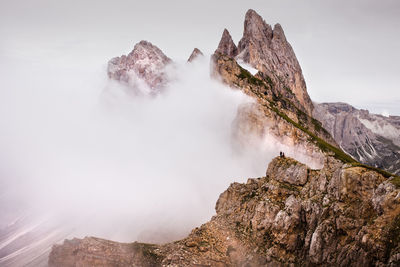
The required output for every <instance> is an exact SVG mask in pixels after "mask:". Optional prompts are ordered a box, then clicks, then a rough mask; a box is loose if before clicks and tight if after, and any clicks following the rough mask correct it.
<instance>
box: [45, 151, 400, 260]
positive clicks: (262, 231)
mask: <svg viewBox="0 0 400 267" xmlns="http://www.w3.org/2000/svg"><path fill="white" fill-rule="evenodd" d="M396 184H397V186H396ZM399 185H400V181H399V178H398V177H396V178H393V177H392V178H390V179H387V178H385V177H384V176H382V175H381V174H380V173H378V172H376V171H374V170H370V169H366V168H363V167H353V166H351V165H347V164H343V163H342V162H340V161H338V160H336V159H334V158H331V157H327V159H326V162H325V164H324V168H323V169H321V170H312V169H310V168H309V167H308V166H306V165H304V164H301V163H299V162H297V161H295V160H293V159H291V158H280V157H279V158H275V159H274V160H273V161H272V162H271V163H270V164H269V167H268V170H267V173H266V176H265V177H262V178H257V179H249V180H248V181H247V183H246V184H239V183H233V184H231V186H230V187H229V188H228V189H227V190H226V191H225V192H224V193H222V194H221V195H220V197H219V199H218V201H217V204H216V212H217V214H216V215H215V216H214V217H213V218H212V219H211V220H210V222H208V223H206V224H204V225H202V226H201V227H199V228H196V229H194V230H193V231H192V232H191V233H190V235H189V236H188V237H187V238H185V239H183V240H180V241H176V242H172V243H169V244H165V245H151V244H141V243H131V244H121V243H117V242H111V241H107V240H102V239H98V238H93V237H87V238H84V239H73V240H70V241H65V242H64V244H62V245H55V246H54V247H53V249H52V252H51V254H50V258H49V265H50V266H296V265H299V266H315V265H322V266H398V264H400V189H399V187H398V186H399Z"/></svg>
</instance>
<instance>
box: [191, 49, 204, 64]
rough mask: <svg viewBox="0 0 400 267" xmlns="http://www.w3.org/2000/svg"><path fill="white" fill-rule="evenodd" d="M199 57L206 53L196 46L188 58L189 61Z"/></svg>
mask: <svg viewBox="0 0 400 267" xmlns="http://www.w3.org/2000/svg"><path fill="white" fill-rule="evenodd" d="M199 57H204V54H203V53H202V52H201V51H200V49H198V48H195V49H193V52H192V54H190V57H189V58H188V60H187V61H188V62H192V61H193V60H195V59H197V58H199Z"/></svg>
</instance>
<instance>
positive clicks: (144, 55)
mask: <svg viewBox="0 0 400 267" xmlns="http://www.w3.org/2000/svg"><path fill="white" fill-rule="evenodd" d="M171 62H172V60H171V59H170V58H168V57H167V56H166V55H165V54H164V53H163V52H162V51H161V49H159V48H158V47H157V46H155V45H153V44H152V43H150V42H148V41H140V42H139V43H137V44H136V45H135V46H134V48H133V50H132V52H130V53H129V54H128V55H122V56H120V57H115V58H113V59H111V60H110V61H109V62H108V68H107V73H108V77H109V78H110V79H114V80H117V81H121V82H123V83H126V84H128V85H129V86H131V87H133V88H137V87H138V86H139V85H140V84H143V83H144V84H145V85H147V86H148V87H149V92H150V93H154V92H156V91H157V90H158V89H159V88H160V87H162V86H163V85H164V84H165V83H166V82H167V77H166V73H165V67H166V66H167V65H168V64H169V63H171Z"/></svg>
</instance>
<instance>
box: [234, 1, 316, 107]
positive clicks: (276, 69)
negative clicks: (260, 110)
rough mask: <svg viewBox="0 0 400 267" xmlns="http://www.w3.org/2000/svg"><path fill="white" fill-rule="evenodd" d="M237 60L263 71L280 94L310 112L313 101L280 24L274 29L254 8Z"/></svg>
mask: <svg viewBox="0 0 400 267" xmlns="http://www.w3.org/2000/svg"><path fill="white" fill-rule="evenodd" d="M238 51H239V55H238V59H240V60H242V61H244V62H245V63H248V64H250V65H251V66H252V67H254V68H256V69H257V70H259V71H261V72H263V73H264V76H266V77H268V78H269V79H270V80H271V81H272V82H273V83H274V84H275V87H276V88H277V89H278V91H279V92H280V94H281V95H282V96H284V97H286V98H289V99H292V101H293V102H294V103H295V104H296V105H297V107H298V108H299V109H301V110H303V111H304V112H306V113H307V114H308V115H311V114H312V110H313V104H312V101H311V99H310V97H309V95H308V93H307V87H306V83H305V81H304V77H303V74H302V70H301V67H300V64H299V62H298V61H297V58H296V55H295V53H294V51H293V49H292V47H291V45H290V44H289V42H288V41H287V40H286V36H285V33H284V31H283V29H282V27H281V25H280V24H276V25H275V26H274V29H272V27H271V26H270V25H269V24H267V23H266V22H265V20H263V18H262V17H261V16H260V15H259V14H257V12H255V11H254V10H252V9H250V10H249V11H247V13H246V16H245V21H244V31H243V37H242V39H241V40H240V42H239V45H238Z"/></svg>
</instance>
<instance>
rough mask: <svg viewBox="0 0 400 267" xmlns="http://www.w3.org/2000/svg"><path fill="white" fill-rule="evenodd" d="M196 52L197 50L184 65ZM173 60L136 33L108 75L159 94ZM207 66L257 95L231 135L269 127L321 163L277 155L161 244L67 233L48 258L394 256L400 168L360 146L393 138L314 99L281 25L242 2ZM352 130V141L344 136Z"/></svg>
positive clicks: (390, 262) (262, 134)
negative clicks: (240, 21)
mask: <svg viewBox="0 0 400 267" xmlns="http://www.w3.org/2000/svg"><path fill="white" fill-rule="evenodd" d="M201 56H203V54H202V53H201V51H200V50H198V49H195V50H194V51H193V53H192V55H191V56H190V58H189V60H188V62H190V63H189V64H192V63H194V62H195V61H196V60H197V58H199V57H201ZM153 62H154V64H155V65H154V66H152V64H153ZM171 64H174V63H173V61H172V60H170V59H169V58H168V57H167V56H165V55H164V54H163V53H162V52H161V50H160V49H158V48H157V47H155V46H154V45H152V44H150V43H148V42H144V41H142V42H141V43H139V44H138V45H136V46H135V48H134V50H133V51H132V52H131V53H130V54H129V55H128V56H122V57H120V58H114V59H112V60H111V61H110V62H109V66H108V75H109V77H110V78H111V79H115V80H118V81H121V82H123V83H126V84H127V85H128V86H132V87H135V86H137V83H138V79H139V80H141V81H142V82H144V83H145V84H146V85H147V86H148V88H149V92H150V93H149V95H154V94H157V93H159V92H162V90H163V85H164V84H165V83H168V75H167V74H166V73H167V72H166V71H165V69H166V68H168V66H169V65H171ZM250 69H255V70H256V71H255V72H254V73H253V74H252V73H251V72H250ZM211 76H212V77H213V78H215V79H217V80H219V81H221V82H222V83H224V84H226V85H228V86H230V87H231V88H233V89H235V90H241V91H242V92H243V93H245V94H246V95H248V96H250V97H251V98H252V99H253V100H254V101H252V102H251V103H248V104H245V105H242V106H240V107H239V109H238V110H237V114H236V118H235V120H234V122H233V124H232V126H233V127H232V136H233V139H234V140H235V144H236V145H237V146H239V147H251V142H250V141H249V140H250V139H251V138H250V137H254V136H255V137H257V138H260V139H262V138H270V139H272V140H274V142H277V143H279V144H281V145H285V146H286V147H290V148H292V149H293V150H294V151H296V153H297V154H296V155H301V156H304V158H307V159H309V161H310V162H314V163H315V162H316V166H318V168H316V167H315V166H309V165H307V164H304V161H303V163H301V162H300V161H299V160H296V159H293V158H292V157H277V158H275V159H273V160H272V162H271V163H270V164H269V166H268V168H267V171H266V174H265V176H263V177H261V178H256V179H248V181H247V183H245V184H239V183H233V184H231V185H230V186H229V188H228V189H227V190H226V191H225V192H223V193H222V194H221V195H220V197H219V199H218V201H217V204H216V215H215V216H213V217H212V218H211V220H210V221H209V222H207V223H205V224H203V225H201V226H200V227H198V228H195V229H193V230H192V232H191V233H190V234H189V235H188V237H186V238H184V239H182V240H179V241H175V242H171V243H167V244H163V245H156V244H144V243H138V242H134V243H129V244H128V243H118V242H113V241H108V240H104V239H99V238H95V237H87V238H84V239H72V240H66V241H65V242H64V243H63V244H58V245H54V246H53V249H52V251H51V253H50V256H49V265H50V266H315V265H322V266H398V265H399V264H400V178H399V177H397V176H395V175H392V174H390V173H388V172H386V171H383V170H380V169H377V168H375V167H385V168H386V169H388V170H393V171H396V170H398V164H399V162H398V161H393V162H392V163H391V165H390V166H386V165H382V166H381V165H377V164H374V161H373V159H372V158H371V157H367V155H366V154H362V152H361V151H363V152H364V151H367V152H368V151H369V152H370V153H368V155H374V156H376V155H379V153H381V152H380V151H385V153H386V152H387V153H389V152H390V150H391V149H394V150H395V153H398V150H397V148H398V146H397V142H398V140H397V139H393V138H394V137H389V136H387V135H384V134H382V133H381V134H380V135H379V136H378V135H377V131H378V130H375V131H374V130H373V129H375V128H374V126H371V125H375V124H373V123H372V122H371V120H369V119H368V117H365V116H364V117H363V116H362V114H358V113H353V117H356V118H357V119H358V120H359V121H360V123H361V124H362V125H364V126H365V127H366V128H367V129H369V131H365V128H358V129H357V135H353V134H352V131H353V130H352V129H351V127H352V124H351V123H345V122H343V121H345V119H342V117H339V116H338V115H337V114H338V113H339V112H332V108H331V107H329V106H326V105H325V106H324V105H320V104H313V102H312V101H311V99H310V97H309V95H308V93H307V88H306V83H305V81H304V77H303V74H302V70H301V67H300V64H299V62H298V61H297V58H296V56H295V53H294V51H293V49H292V47H291V45H290V44H289V42H288V41H287V39H286V36H285V34H284V31H283V29H282V27H281V26H280V25H279V24H277V25H275V26H274V27H273V28H272V27H271V26H270V25H268V24H267V23H266V22H265V21H264V20H263V19H262V18H261V16H260V15H258V14H257V13H256V12H255V11H254V10H249V11H248V12H247V13H246V16H245V22H244V32H243V37H242V38H241V40H240V41H239V43H238V44H237V45H236V44H235V42H234V41H233V40H232V37H231V35H230V34H229V32H228V30H226V29H225V30H224V31H223V34H222V38H221V41H220V43H219V45H218V48H217V49H216V51H215V53H214V54H213V55H212V56H211ZM354 114H355V115H354ZM313 116H316V117H317V119H318V120H317V119H316V118H314V117H313ZM343 116H346V115H343ZM332 118H335V123H333V124H332V122H331V120H332ZM381 119H382V118H381ZM392 119H393V118H392ZM363 120H368V121H369V122H370V124H368V122H365V121H363ZM393 120H394V121H396V120H395V119H393ZM320 121H321V122H322V123H321V122H320ZM336 121H337V122H342V123H336ZM382 121H384V123H386V124H385V125H390V124H391V123H393V122H392V121H389V120H384V119H382ZM382 123H383V122H382ZM338 125H342V126H341V127H342V128H341V129H339V128H338V127H339V126H338ZM368 125H369V126H368ZM396 125H397V126H398V124H396ZM397 126H396V127H397ZM360 127H361V126H360ZM396 129H399V128H396ZM359 131H361V132H362V131H365V134H364V135H363V134H359V133H358V132H359ZM338 132H341V134H339V137H338V134H337V133H338ZM344 132H345V133H346V134H343V133H344ZM372 133H374V135H372ZM355 137H357V138H358V139H357V140H359V141H357V144H360V145H359V146H355V145H354V144H355V142H352V141H349V139H351V138H355ZM382 138H384V139H382ZM363 140H369V141H368V142H363ZM378 141H379V142H380V143H379V144H378V143H377V142H378ZM371 144H372V145H371ZM391 144H392V145H391ZM366 146H370V148H369V150H367V149H366ZM351 147H353V148H354V147H356V149H352V148H351ZM381 147H382V149H381ZM342 149H344V150H345V151H346V152H347V153H349V154H347V153H346V152H345V151H343V150H342ZM380 149H381V150H380ZM371 151H372V152H371ZM374 153H375V154H374ZM355 155H359V157H357V156H355ZM385 155H386V154H385ZM396 155H397V154H396ZM352 156H354V157H352ZM367 158H368V159H371V161H365V159H367ZM376 158H380V157H376ZM382 158H384V156H382ZM356 159H357V160H360V161H362V163H367V164H370V165H373V166H372V167H369V166H367V165H364V164H362V163H359V162H357V160H356ZM392 165H397V167H396V168H392V167H391V166H392Z"/></svg>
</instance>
